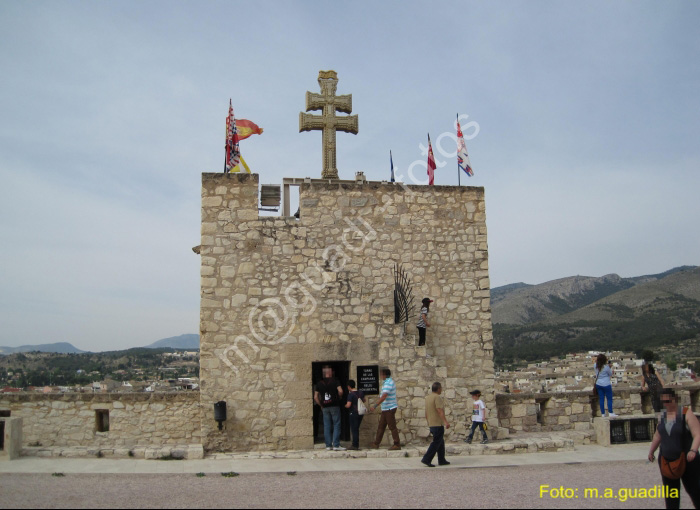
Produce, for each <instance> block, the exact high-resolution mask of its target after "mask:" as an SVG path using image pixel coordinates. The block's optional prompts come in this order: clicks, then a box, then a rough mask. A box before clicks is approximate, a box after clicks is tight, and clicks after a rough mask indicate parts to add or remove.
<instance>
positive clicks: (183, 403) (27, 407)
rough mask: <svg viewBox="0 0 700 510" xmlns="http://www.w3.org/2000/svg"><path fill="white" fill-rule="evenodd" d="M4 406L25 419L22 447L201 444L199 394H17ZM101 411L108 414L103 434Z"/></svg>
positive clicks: (3, 400) (4, 398)
mask: <svg viewBox="0 0 700 510" xmlns="http://www.w3.org/2000/svg"><path fill="white" fill-rule="evenodd" d="M0 410H9V411H10V412H11V416H12V417H13V418H14V417H21V418H23V421H24V424H23V430H22V433H23V441H22V443H23V446H25V447H27V446H46V447H50V446H94V447H135V446H162V445H176V444H177V445H187V444H201V417H200V404H199V392H187V393H152V394H148V393H133V394H129V393H127V394H111V393H106V394H100V393H94V394H92V393H85V394H83V393H66V394H60V395H59V394H56V395H43V394H25V393H20V394H17V393H14V394H7V395H1V396H0ZM97 411H108V412H109V431H108V432H99V431H98V430H97V429H98V424H97Z"/></svg>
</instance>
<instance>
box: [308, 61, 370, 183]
mask: <svg viewBox="0 0 700 510" xmlns="http://www.w3.org/2000/svg"><path fill="white" fill-rule="evenodd" d="M318 84H319V85H320V87H321V93H320V94H312V93H311V92H307V93H306V111H307V112H308V111H312V110H323V113H322V115H311V114H308V113H300V114H299V132H300V133H301V132H302V131H311V130H322V131H323V173H322V174H321V177H322V178H324V179H337V178H338V168H337V167H336V161H335V132H336V131H344V132H346V133H353V134H355V135H356V134H357V131H358V122H357V115H348V116H347V117H336V115H335V112H336V111H339V112H343V113H350V112H352V94H347V95H344V96H336V95H335V92H336V89H337V87H338V74H337V73H336V72H335V71H319V73H318Z"/></svg>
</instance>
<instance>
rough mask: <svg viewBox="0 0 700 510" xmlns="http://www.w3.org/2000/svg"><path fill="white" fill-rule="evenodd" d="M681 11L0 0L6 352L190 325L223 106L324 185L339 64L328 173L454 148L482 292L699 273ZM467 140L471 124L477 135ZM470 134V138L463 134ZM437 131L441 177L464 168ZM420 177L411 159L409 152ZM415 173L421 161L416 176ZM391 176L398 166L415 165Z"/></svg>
mask: <svg viewBox="0 0 700 510" xmlns="http://www.w3.org/2000/svg"><path fill="white" fill-rule="evenodd" d="M699 15H700V6H699V5H698V4H697V3H695V2H690V1H688V2H663V3H662V2H641V1H640V2H614V3H611V2H596V1H593V2H585V3H583V2H579V3H572V2H553V1H551V2H542V1H530V2H509V3H506V4H502V5H499V6H498V7H494V6H493V5H492V4H488V3H485V2H433V3H431V4H425V3H419V2H410V1H408V2H374V3H369V2H356V3H340V2H231V1H229V2H206V1H204V2H197V3H194V2H184V1H170V2H154V1H139V2H130V1H120V2H62V1H56V2H41V1H37V2H20V1H14V0H6V1H4V2H1V3H0V69H2V73H1V74H0V218H2V219H1V221H0V242H1V243H2V247H3V249H2V251H1V252H0V253H1V254H0V345H10V346H14V345H20V344H28V343H45V342H58V341H68V342H72V343H73V344H74V345H76V346H77V347H79V348H82V349H86V350H105V349H117V348H127V347H131V346H138V345H145V344H148V343H151V342H153V341H155V340H157V339H160V338H163V337H167V336H174V335H179V334H182V333H190V332H197V331H198V322H199V259H198V257H197V256H196V255H194V254H193V253H192V251H191V248H192V246H195V245H197V244H199V207H200V205H199V200H200V182H201V173H202V172H218V171H221V168H222V165H223V161H222V160H223V143H224V140H223V138H224V119H225V116H226V113H227V107H228V101H229V98H232V99H233V103H234V108H235V110H236V116H237V117H239V118H248V119H251V120H253V121H255V122H257V123H258V124H259V125H260V126H262V127H263V128H264V129H265V133H264V134H263V135H262V136H259V137H252V138H250V139H248V140H245V141H243V142H242V143H241V149H242V151H243V155H244V157H245V158H246V160H247V161H248V163H249V164H250V166H251V167H252V169H253V171H254V172H257V173H259V174H260V175H261V181H262V182H264V183H279V182H281V179H282V177H285V176H300V177H305V176H312V177H315V176H319V175H320V172H321V135H320V133H318V132H312V133H301V134H300V133H298V116H299V112H300V111H302V110H303V107H304V93H305V91H307V90H311V91H314V92H316V91H318V84H317V81H316V78H317V75H318V71H319V70H321V69H324V70H325V69H334V70H336V71H337V72H338V76H339V79H340V82H339V86H338V93H339V94H348V93H351V94H352V95H353V108H354V110H353V113H357V114H358V115H359V126H360V129H359V134H358V135H357V136H354V135H350V134H346V133H339V134H338V137H337V140H338V168H339V170H340V175H341V177H344V178H352V177H353V176H354V173H355V172H356V171H358V170H362V171H364V172H365V174H366V175H367V176H368V178H370V179H373V180H381V179H387V178H388V173H389V165H388V152H389V150H390V149H391V150H392V151H393V155H394V163H395V165H396V166H397V169H398V172H399V173H400V174H403V175H407V169H408V168H409V166H410V165H412V164H413V163H414V162H416V161H419V162H420V164H423V163H422V162H423V161H424V160H425V156H424V155H423V154H422V153H421V148H420V145H421V144H423V145H424V144H425V143H426V134H427V133H428V132H430V134H431V137H432V139H433V141H434V142H435V141H436V140H437V139H438V138H439V137H440V136H441V135H442V134H443V133H453V132H454V130H453V123H454V118H455V114H456V113H460V114H462V115H464V116H468V118H466V120H465V121H464V122H463V124H464V123H469V122H474V123H476V124H478V134H476V136H475V137H474V138H472V139H470V140H468V141H467V146H468V148H469V153H470V156H471V162H472V165H473V167H474V170H475V173H476V175H475V176H474V177H473V178H471V179H469V180H468V182H467V179H465V178H463V184H464V183H465V182H467V183H468V184H470V185H475V186H483V187H484V188H485V190H486V204H487V225H488V229H489V256H490V269H491V281H492V285H493V286H499V285H504V284H507V283H514V282H518V281H524V282H527V283H541V282H544V281H548V280H552V279H556V278H561V277H565V276H570V275H574V274H582V275H589V276H602V275H604V274H608V273H613V272H614V273H618V274H620V275H622V276H636V275H641V274H649V273H655V272H661V271H664V270H666V269H670V268H671V267H674V266H678V265H682V264H697V263H698V254H699V253H700V236H698V235H697V221H698V218H699V217H700V200H698V199H697V194H698V190H699V189H700V174H699V173H698V167H699V166H700V144H699V143H698V131H699V128H700V121H699V120H698V119H700V94H698V90H700V66H699V64H698V62H699V61H700V59H699V58H698V55H700V34H699V33H698V31H697V29H696V27H697V23H698V21H699V20H700V16H699ZM469 133H471V134H472V135H473V134H474V133H476V129H475V128H472V129H470V130H468V131H467V134H469ZM470 138H471V137H470ZM451 143H452V142H451V141H450V138H449V137H444V136H443V143H442V145H441V147H442V148H443V151H442V152H441V151H440V150H439V149H437V148H436V157H437V159H438V164H439V165H444V166H441V167H439V168H438V171H437V174H436V184H438V185H448V184H449V185H451V184H456V182H457V172H456V161H455V158H454V157H446V156H443V154H448V153H449V152H452V151H454V145H453V144H452V145H451ZM415 168H417V169H419V170H420V169H422V168H423V167H422V166H416V167H415ZM418 173H419V172H418V171H417V172H416V174H418ZM404 180H406V181H410V179H409V178H408V177H406V178H405V179H404Z"/></svg>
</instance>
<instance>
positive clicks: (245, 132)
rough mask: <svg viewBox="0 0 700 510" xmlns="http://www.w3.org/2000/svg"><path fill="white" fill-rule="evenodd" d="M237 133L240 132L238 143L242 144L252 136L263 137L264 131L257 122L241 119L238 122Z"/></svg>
mask: <svg viewBox="0 0 700 510" xmlns="http://www.w3.org/2000/svg"><path fill="white" fill-rule="evenodd" d="M236 131H238V141H239V142H240V141H241V140H245V139H246V138H248V137H250V136H253V135H261V134H262V132H263V129H262V128H261V127H260V126H258V125H257V124H256V123H255V122H251V121H249V120H246V119H239V120H237V121H236Z"/></svg>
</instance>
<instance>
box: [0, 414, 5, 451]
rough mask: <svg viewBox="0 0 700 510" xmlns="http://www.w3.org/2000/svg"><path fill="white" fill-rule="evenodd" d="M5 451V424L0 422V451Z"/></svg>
mask: <svg viewBox="0 0 700 510" xmlns="http://www.w3.org/2000/svg"><path fill="white" fill-rule="evenodd" d="M4 449H5V422H4V421H0V451H3V450H4Z"/></svg>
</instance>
